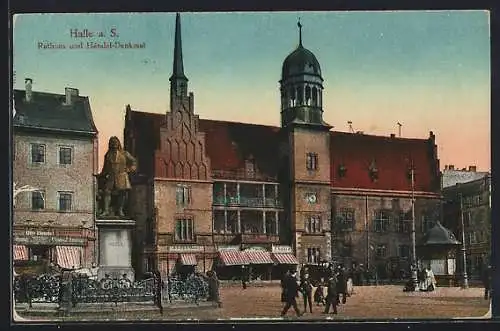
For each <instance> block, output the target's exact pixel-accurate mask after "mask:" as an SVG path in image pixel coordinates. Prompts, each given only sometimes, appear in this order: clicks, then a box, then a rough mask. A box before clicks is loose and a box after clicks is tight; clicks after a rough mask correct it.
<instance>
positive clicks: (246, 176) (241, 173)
mask: <svg viewBox="0 0 500 331" xmlns="http://www.w3.org/2000/svg"><path fill="white" fill-rule="evenodd" d="M212 178H214V179H232V180H238V179H240V180H255V181H257V180H258V181H263V182H276V181H277V177H276V176H268V175H264V174H259V173H255V172H253V173H250V172H247V171H245V170H212Z"/></svg>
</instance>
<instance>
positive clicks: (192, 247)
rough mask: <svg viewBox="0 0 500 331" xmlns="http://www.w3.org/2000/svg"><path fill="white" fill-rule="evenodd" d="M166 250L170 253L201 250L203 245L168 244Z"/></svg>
mask: <svg viewBox="0 0 500 331" xmlns="http://www.w3.org/2000/svg"><path fill="white" fill-rule="evenodd" d="M168 251H169V252H171V253H185V252H203V246H199V245H175V246H169V247H168Z"/></svg>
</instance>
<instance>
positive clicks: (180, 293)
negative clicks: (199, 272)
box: [168, 276, 209, 303]
mask: <svg viewBox="0 0 500 331" xmlns="http://www.w3.org/2000/svg"><path fill="white" fill-rule="evenodd" d="M208 295H209V288H208V282H207V281H206V280H205V279H204V278H203V277H201V276H192V277H189V278H188V279H186V280H182V279H180V278H178V277H175V276H172V277H169V278H168V299H169V301H178V300H182V301H187V302H192V303H198V302H199V301H200V300H202V299H207V298H208Z"/></svg>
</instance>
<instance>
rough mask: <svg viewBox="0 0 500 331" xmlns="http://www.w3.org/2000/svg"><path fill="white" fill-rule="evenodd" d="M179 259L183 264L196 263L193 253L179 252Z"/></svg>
mask: <svg viewBox="0 0 500 331" xmlns="http://www.w3.org/2000/svg"><path fill="white" fill-rule="evenodd" d="M180 261H181V263H182V264H183V265H197V264H198V263H197V262H196V255H194V254H181V256H180Z"/></svg>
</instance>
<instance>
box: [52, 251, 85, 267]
mask: <svg viewBox="0 0 500 331" xmlns="http://www.w3.org/2000/svg"><path fill="white" fill-rule="evenodd" d="M81 251H82V249H81V248H80V247H77V246H56V260H57V264H59V265H60V266H61V267H63V268H67V269H72V268H80V266H81Z"/></svg>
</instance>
